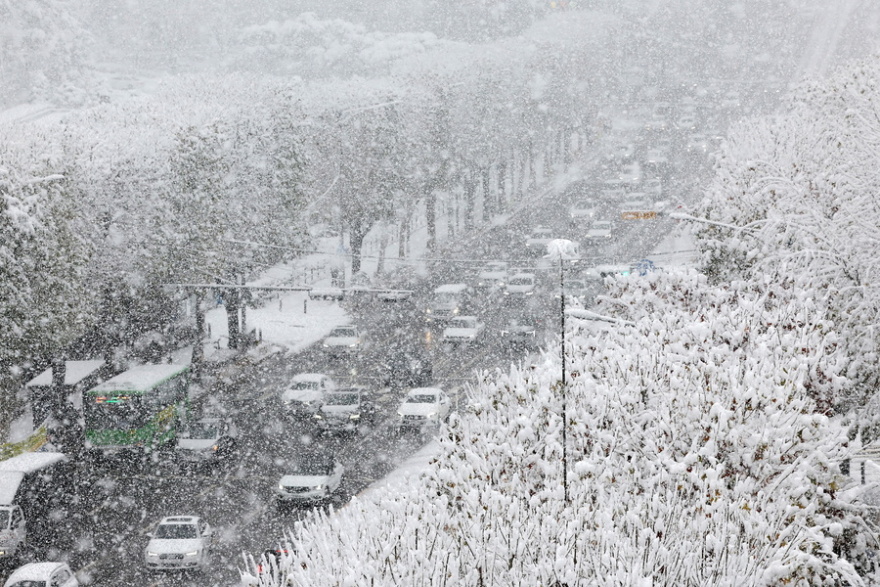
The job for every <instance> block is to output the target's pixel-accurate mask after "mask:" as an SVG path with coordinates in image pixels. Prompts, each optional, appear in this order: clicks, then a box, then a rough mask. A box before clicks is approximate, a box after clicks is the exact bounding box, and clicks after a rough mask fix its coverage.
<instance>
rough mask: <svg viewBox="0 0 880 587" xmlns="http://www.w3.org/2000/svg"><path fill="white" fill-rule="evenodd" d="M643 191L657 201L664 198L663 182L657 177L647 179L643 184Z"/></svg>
mask: <svg viewBox="0 0 880 587" xmlns="http://www.w3.org/2000/svg"><path fill="white" fill-rule="evenodd" d="M642 189H644V190H645V193H646V194H647V195H648V196H649V197H653V198H654V199H655V200H656V199H657V198H660V197H662V196H663V180H662V179H660V178H657V177H654V178H651V179H646V180H645V181H643V182H642Z"/></svg>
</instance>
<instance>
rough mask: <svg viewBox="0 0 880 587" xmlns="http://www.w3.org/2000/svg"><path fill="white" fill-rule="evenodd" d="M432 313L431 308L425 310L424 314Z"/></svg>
mask: <svg viewBox="0 0 880 587" xmlns="http://www.w3.org/2000/svg"><path fill="white" fill-rule="evenodd" d="M432 312H433V310H432V309H431V308H428V309H427V310H425V314H430V313H432Z"/></svg>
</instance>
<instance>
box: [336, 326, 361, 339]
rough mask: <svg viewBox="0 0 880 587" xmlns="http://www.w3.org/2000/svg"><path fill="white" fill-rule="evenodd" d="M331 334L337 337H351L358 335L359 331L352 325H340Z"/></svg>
mask: <svg viewBox="0 0 880 587" xmlns="http://www.w3.org/2000/svg"><path fill="white" fill-rule="evenodd" d="M330 336H331V337H336V338H350V337H353V336H357V331H356V330H355V329H354V328H352V327H350V326H340V327H339V328H334V329H333V331H332V332H331V333H330Z"/></svg>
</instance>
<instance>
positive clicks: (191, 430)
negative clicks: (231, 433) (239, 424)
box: [184, 422, 220, 439]
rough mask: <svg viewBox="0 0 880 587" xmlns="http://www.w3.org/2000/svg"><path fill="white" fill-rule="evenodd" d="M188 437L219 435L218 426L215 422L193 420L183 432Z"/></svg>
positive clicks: (215, 436) (205, 437)
mask: <svg viewBox="0 0 880 587" xmlns="http://www.w3.org/2000/svg"><path fill="white" fill-rule="evenodd" d="M184 435H185V436H189V438H199V439H208V438H217V437H218V436H219V435H220V426H219V425H218V424H217V423H216V422H193V423H192V424H190V425H189V427H188V428H187V429H186V431H185V432H184Z"/></svg>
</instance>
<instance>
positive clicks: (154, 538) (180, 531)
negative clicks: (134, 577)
mask: <svg viewBox="0 0 880 587" xmlns="http://www.w3.org/2000/svg"><path fill="white" fill-rule="evenodd" d="M147 536H149V537H150V541H149V542H148V543H147V548H146V549H145V550H144V561H145V562H146V565H147V568H148V569H150V570H154V571H168V570H196V571H201V570H204V568H205V567H206V566H207V565H208V563H209V562H210V556H211V549H212V547H213V543H214V530H213V529H212V528H211V526H210V525H208V523H207V522H205V520H203V519H202V518H200V517H199V516H167V517H165V518H162V520H160V521H159V523H158V524H157V525H156V528H155V530H153V531H152V532H150V533H148V534H147Z"/></svg>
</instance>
